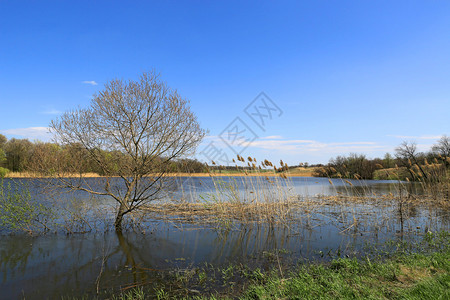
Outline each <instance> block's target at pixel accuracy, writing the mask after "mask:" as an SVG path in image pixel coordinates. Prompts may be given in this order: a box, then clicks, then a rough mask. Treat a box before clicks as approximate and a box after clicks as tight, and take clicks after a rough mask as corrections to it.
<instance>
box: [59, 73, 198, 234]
mask: <svg viewBox="0 0 450 300" xmlns="http://www.w3.org/2000/svg"><path fill="white" fill-rule="evenodd" d="M50 128H51V132H52V133H53V134H54V137H55V141H56V142H57V143H59V144H61V145H63V146H68V145H69V146H73V147H75V148H77V147H78V148H80V149H79V150H80V151H78V152H76V153H78V155H81V156H82V158H80V161H81V160H84V161H85V156H87V157H88V159H89V160H90V161H91V162H92V163H93V164H94V165H95V168H96V169H97V170H99V171H100V172H101V174H102V175H104V176H105V177H104V179H105V180H104V183H103V184H102V186H101V187H94V186H92V185H89V184H87V183H86V181H84V184H83V183H80V182H81V181H82V176H81V175H80V176H79V179H80V180H79V181H76V180H73V178H72V179H68V178H67V172H72V173H73V172H79V173H80V174H81V172H82V171H81V170H85V166H81V165H80V164H79V162H78V161H77V160H78V159H77V157H76V155H75V156H73V157H72V159H71V160H70V159H69V162H68V163H66V164H64V168H61V169H60V170H59V172H58V178H59V182H60V183H62V185H63V186H64V187H66V188H70V189H72V190H82V191H86V192H88V193H91V194H94V195H106V196H110V197H112V198H113V199H114V200H116V201H117V203H118V210H117V213H116V218H115V222H114V226H115V228H116V230H117V231H121V230H122V221H123V217H124V215H126V214H127V213H129V212H131V211H133V210H135V209H137V208H139V207H141V206H142V205H143V204H145V203H148V202H149V201H152V200H155V199H158V198H159V197H161V195H162V191H163V190H164V187H165V176H164V173H166V171H167V169H168V166H169V163H170V161H171V160H173V159H176V158H180V157H186V156H189V155H191V154H193V152H194V151H195V149H196V147H197V146H198V144H199V143H200V142H201V140H202V139H203V137H204V135H205V131H204V130H203V129H202V128H201V127H200V125H199V123H198V122H197V118H196V116H195V115H194V114H193V113H192V112H191V110H190V107H189V102H188V101H187V100H185V99H183V98H182V97H180V95H179V94H178V93H177V92H176V91H175V90H172V89H170V88H168V87H167V86H166V84H165V83H164V82H162V81H161V80H160V79H159V75H157V74H155V73H153V72H149V73H144V74H142V75H141V77H140V79H139V80H138V81H132V80H130V81H127V82H126V81H123V80H112V81H110V82H109V83H107V84H106V85H105V88H104V90H103V91H101V92H99V93H98V94H97V95H95V96H94V99H93V100H92V102H91V105H90V107H89V108H86V109H81V108H79V109H76V110H72V111H69V112H66V113H64V114H63V115H62V116H61V117H60V118H58V119H56V120H54V121H52V123H51V124H50ZM73 147H72V148H73ZM114 176H116V177H118V178H119V179H115V181H114V180H112V179H113V177H114ZM118 180H120V181H121V182H122V186H121V187H119V186H117V181H118Z"/></svg>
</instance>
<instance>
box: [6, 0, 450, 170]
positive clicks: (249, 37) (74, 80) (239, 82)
mask: <svg viewBox="0 0 450 300" xmlns="http://www.w3.org/2000/svg"><path fill="white" fill-rule="evenodd" d="M242 2H243V1H158V2H156V1H126V2H125V1H5V0H1V1H0V104H1V105H0V133H2V134H5V135H6V136H7V137H8V138H12V137H18V138H24V137H26V138H29V139H31V140H34V139H40V140H45V139H48V137H47V136H46V135H45V134H43V133H42V132H43V131H45V127H47V126H48V124H49V122H50V120H51V119H53V118H55V117H56V116H58V114H60V112H62V111H66V110H70V109H72V108H76V107H78V106H81V107H85V106H88V105H89V102H90V98H91V96H92V95H93V94H94V93H95V92H96V91H99V90H101V89H102V86H103V84H104V83H106V82H107V81H108V80H111V79H114V78H123V79H136V78H137V77H138V76H139V74H141V73H142V72H143V71H147V70H151V69H154V70H156V71H158V72H160V73H161V75H162V78H163V79H164V80H165V81H166V82H167V83H168V84H169V86H171V87H173V88H176V89H177V90H178V91H179V93H180V94H181V95H182V96H183V97H186V98H187V99H190V101H191V107H192V110H193V111H194V112H195V113H196V114H197V116H198V118H199V121H200V123H201V125H202V126H203V127H204V128H207V129H209V133H210V136H209V137H208V138H207V139H206V140H205V142H204V143H203V144H202V145H201V147H200V148H199V152H201V151H202V149H203V150H204V149H205V147H207V146H208V145H210V143H213V144H212V145H213V146H215V147H216V149H219V150H222V151H225V149H228V148H227V147H226V146H225V145H224V144H223V142H222V141H221V140H220V138H219V135H220V134H221V133H222V137H223V133H227V132H228V129H230V128H231V127H233V126H232V125H233V124H232V125H231V126H229V124H230V123H232V122H233V120H235V118H236V117H240V120H242V121H243V122H244V123H245V124H246V125H247V127H248V128H250V129H251V130H252V131H253V133H254V135H255V137H257V138H256V139H254V140H253V141H252V142H251V143H246V144H245V143H244V144H240V146H242V145H248V148H247V149H245V150H243V152H242V153H241V154H242V155H243V156H248V155H252V156H255V157H256V158H258V159H263V158H268V159H271V160H273V161H278V160H279V159H280V158H282V159H284V160H285V161H287V162H288V163H289V164H297V163H298V162H303V161H309V162H311V163H317V162H322V163H324V162H327V161H328V159H329V158H330V157H333V156H336V155H341V154H347V153H349V152H357V153H365V154H367V156H369V157H376V156H382V155H383V154H384V153H385V152H393V149H394V148H395V147H396V146H397V145H398V144H399V143H400V142H402V141H403V140H405V139H406V140H415V141H416V142H417V143H418V144H419V146H420V147H421V149H424V150H426V149H428V147H429V146H430V145H432V144H433V143H435V142H436V140H437V138H438V137H439V136H441V135H443V134H450V122H449V115H450V2H449V1H360V0H358V1H246V2H245V3H242ZM95 84H96V85H95ZM260 92H265V93H266V94H267V96H269V97H270V98H271V99H272V100H273V102H274V103H276V105H277V106H278V108H279V109H281V111H282V113H281V115H280V113H279V112H277V113H276V114H275V113H274V114H273V116H272V119H269V118H266V119H265V121H266V122H265V127H264V129H265V131H263V130H262V129H261V128H260V127H258V126H257V125H256V124H255V123H254V122H253V121H252V120H251V119H250V118H249V116H248V115H246V114H245V112H244V109H245V108H246V107H247V105H248V104H250V103H251V102H252V101H253V100H254V99H255V97H256V96H257V95H258V94H259V93H260ZM247 132H249V131H247ZM232 146H233V147H234V148H236V147H235V145H232ZM222 147H223V148H222ZM241 148H243V147H241ZM241 150H242V149H240V148H239V147H238V149H237V152H239V151H241ZM208 151H209V150H208ZM226 151H227V153H228V155H229V156H231V155H232V152H230V151H231V150H229V149H228V150H226ZM203 153H209V155H211V153H212V152H206V151H205V152H203ZM198 157H199V158H201V159H203V160H205V159H204V157H205V155H203V156H202V155H199V156H198Z"/></svg>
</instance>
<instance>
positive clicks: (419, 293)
mask: <svg viewBox="0 0 450 300" xmlns="http://www.w3.org/2000/svg"><path fill="white" fill-rule="evenodd" d="M449 270H450V253H449V251H446V252H443V253H440V252H439V253H433V254H429V255H424V254H409V255H402V256H399V257H396V258H395V259H390V260H388V261H385V262H379V263H374V262H370V261H369V260H367V261H363V262H359V261H357V260H355V259H337V260H334V261H332V262H331V264H329V265H310V266H302V267H300V269H299V270H297V271H295V272H291V274H290V275H289V276H287V277H288V278H287V279H285V278H281V277H280V276H278V275H276V274H273V275H271V276H268V277H267V278H266V279H265V280H263V281H261V282H256V283H254V284H253V285H251V286H250V287H249V288H248V289H247V290H246V292H245V293H244V294H243V295H242V297H241V298H242V299H450V298H449V297H450V293H449V291H450V275H449Z"/></svg>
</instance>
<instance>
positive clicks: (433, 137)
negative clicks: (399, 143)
mask: <svg viewBox="0 0 450 300" xmlns="http://www.w3.org/2000/svg"><path fill="white" fill-rule="evenodd" d="M388 136H390V137H395V138H398V139H402V140H439V139H440V138H441V136H440V135H421V136H410V135H388Z"/></svg>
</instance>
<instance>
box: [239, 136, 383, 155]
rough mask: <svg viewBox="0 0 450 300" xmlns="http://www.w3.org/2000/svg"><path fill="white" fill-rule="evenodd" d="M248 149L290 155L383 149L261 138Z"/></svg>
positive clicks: (361, 144) (372, 145) (362, 144)
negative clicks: (289, 153)
mask: <svg viewBox="0 0 450 300" xmlns="http://www.w3.org/2000/svg"><path fill="white" fill-rule="evenodd" d="M247 145H248V146H249V147H256V148H261V149H266V150H277V151H282V152H291V153H305V152H319V151H320V152H326V153H345V152H362V151H363V152H366V151H375V150H380V149H382V148H384V147H383V146H381V145H378V144H377V143H375V142H365V141H363V142H339V143H324V142H320V141H315V140H289V139H280V138H278V137H277V138H276V139H273V138H270V137H266V138H262V139H259V140H256V141H253V142H249V143H247Z"/></svg>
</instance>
